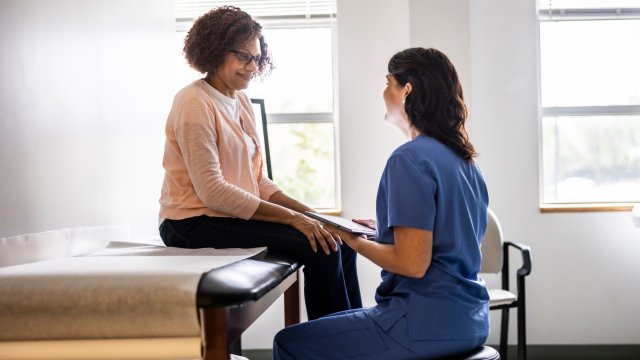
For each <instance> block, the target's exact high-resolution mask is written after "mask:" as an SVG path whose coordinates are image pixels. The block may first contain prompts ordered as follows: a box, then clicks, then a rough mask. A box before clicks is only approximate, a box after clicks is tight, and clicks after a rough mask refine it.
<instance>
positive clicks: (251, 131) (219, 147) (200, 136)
mask: <svg viewBox="0 0 640 360" xmlns="http://www.w3.org/2000/svg"><path fill="white" fill-rule="evenodd" d="M213 91H214V89H213V88H212V87H211V86H210V85H209V84H208V83H207V82H205V81H204V80H197V81H194V82H193V83H191V84H189V85H188V86H186V87H185V88H184V89H182V90H180V91H179V92H178V93H177V94H176V96H175V99H174V101H173V106H172V108H171V112H170V113H169V117H168V119H167V125H166V128H165V133H166V142H165V148H164V159H163V161H162V165H163V166H164V169H165V175H164V182H163V184H162V193H161V196H160V218H161V219H172V220H180V219H185V218H189V217H194V216H200V215H208V216H217V217H237V218H241V219H249V218H251V216H253V214H254V213H255V211H256V209H257V208H258V205H259V204H260V199H262V200H267V199H269V197H271V195H273V194H274V193H275V192H277V191H279V190H280V189H279V188H278V187H277V186H276V185H275V184H274V183H273V182H271V180H269V179H268V178H267V177H266V176H264V175H263V162H262V154H261V153H260V145H259V142H258V138H257V135H256V126H255V117H254V114H253V110H252V107H251V101H250V100H249V98H248V97H247V95H246V94H244V93H243V92H241V91H238V92H236V96H237V98H238V101H239V103H240V125H238V123H236V122H235V121H233V119H231V118H229V117H227V115H226V114H225V113H224V112H223V111H221V110H220V109H218V107H217V105H216V103H215V102H214V100H213ZM243 130H244V132H245V133H246V134H247V135H249V136H250V137H251V138H252V139H253V141H254V143H255V144H256V152H255V155H254V157H253V159H251V158H250V155H249V150H248V149H247V144H246V142H245V139H244V136H243Z"/></svg>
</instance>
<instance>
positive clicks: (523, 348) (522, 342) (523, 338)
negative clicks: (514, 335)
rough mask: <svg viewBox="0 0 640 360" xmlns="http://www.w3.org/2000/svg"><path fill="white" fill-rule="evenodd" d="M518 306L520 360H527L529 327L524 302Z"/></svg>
mask: <svg viewBox="0 0 640 360" xmlns="http://www.w3.org/2000/svg"><path fill="white" fill-rule="evenodd" d="M518 305H519V306H518V360H527V326H526V312H525V310H524V301H522V302H521V303H519V304H518Z"/></svg>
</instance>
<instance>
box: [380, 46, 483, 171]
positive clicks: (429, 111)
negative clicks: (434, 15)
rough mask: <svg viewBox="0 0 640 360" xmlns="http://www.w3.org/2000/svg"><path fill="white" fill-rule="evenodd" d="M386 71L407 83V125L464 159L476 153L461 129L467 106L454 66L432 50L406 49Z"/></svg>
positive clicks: (405, 106)
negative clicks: (409, 91)
mask: <svg viewBox="0 0 640 360" xmlns="http://www.w3.org/2000/svg"><path fill="white" fill-rule="evenodd" d="M388 68H389V74H391V75H392V76H393V77H394V78H395V79H396V81H397V82H398V84H400V85H401V86H404V85H406V84H407V83H411V86H412V91H411V93H409V95H407V97H406V98H405V103H404V110H405V112H406V113H407V115H408V117H409V121H410V122H411V124H412V125H413V126H414V127H415V128H416V129H417V130H418V131H420V132H421V133H423V134H425V135H428V136H431V137H433V138H435V139H437V140H439V141H440V142H442V143H443V144H445V145H446V146H448V147H449V148H450V149H452V150H453V151H454V152H456V153H457V154H458V155H460V156H461V157H462V158H463V159H465V160H472V159H473V158H475V157H476V156H477V155H478V154H477V153H476V151H475V149H474V147H473V144H471V141H470V140H469V135H468V134H467V131H466V129H465V122H466V120H467V114H468V113H467V106H466V105H465V103H464V97H463V95H462V84H460V80H459V79H458V73H457V72H456V69H455V67H454V66H453V64H452V63H451V61H450V60H449V58H447V56H446V55H445V54H443V53H442V52H440V51H438V50H436V49H425V48H410V49H406V50H403V51H401V52H399V53H397V54H395V55H393V57H391V60H389V66H388Z"/></svg>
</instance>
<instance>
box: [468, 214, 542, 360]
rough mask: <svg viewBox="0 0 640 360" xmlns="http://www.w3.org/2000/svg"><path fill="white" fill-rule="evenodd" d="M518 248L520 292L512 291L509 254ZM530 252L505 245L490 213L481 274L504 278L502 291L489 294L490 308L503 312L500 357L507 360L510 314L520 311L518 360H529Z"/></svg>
mask: <svg viewBox="0 0 640 360" xmlns="http://www.w3.org/2000/svg"><path fill="white" fill-rule="evenodd" d="M510 248H515V249H517V250H519V251H520V254H521V256H522V267H520V268H519V269H518V270H517V271H516V280H517V292H516V293H514V292H512V291H510V290H509V250H510ZM530 252H531V250H530V248H529V247H528V246H526V245H523V244H519V243H515V242H510V241H503V238H502V228H501V227H500V222H499V221H498V218H497V217H496V214H495V213H494V212H493V211H491V210H490V209H489V211H488V216H487V231H486V233H485V235H484V239H483V241H482V266H481V268H480V272H481V273H493V274H498V273H500V274H501V275H502V286H501V288H500V289H488V290H489V308H490V309H491V310H502V314H501V325H500V356H501V358H502V359H503V360H507V343H508V341H507V336H508V333H509V310H510V309H511V308H517V309H518V325H517V326H518V360H526V358H527V336H526V313H525V284H524V282H525V277H526V276H527V275H529V274H530V273H531V255H530Z"/></svg>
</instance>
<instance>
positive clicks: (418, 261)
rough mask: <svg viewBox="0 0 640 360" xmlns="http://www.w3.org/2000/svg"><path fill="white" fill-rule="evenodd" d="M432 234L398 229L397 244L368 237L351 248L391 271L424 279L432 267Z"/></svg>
mask: <svg viewBox="0 0 640 360" xmlns="http://www.w3.org/2000/svg"><path fill="white" fill-rule="evenodd" d="M432 234H433V233H431V232H430V231H425V230H420V229H413V228H406V227H405V228H396V229H394V237H395V244H382V243H378V242H375V241H371V240H366V239H364V237H358V238H357V239H353V238H352V240H350V241H347V244H348V245H349V246H352V247H353V249H354V250H356V251H357V252H358V253H359V254H361V255H362V256H364V257H366V258H367V259H369V260H371V261H372V262H373V263H374V264H376V265H378V266H380V267H381V268H383V269H385V270H387V271H390V272H392V273H396V274H399V275H404V276H408V277H414V278H420V277H422V276H424V274H425V273H426V271H427V269H428V268H429V265H430V264H431V250H432V243H433V241H432V239H433V237H432ZM345 240H347V239H345Z"/></svg>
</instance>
